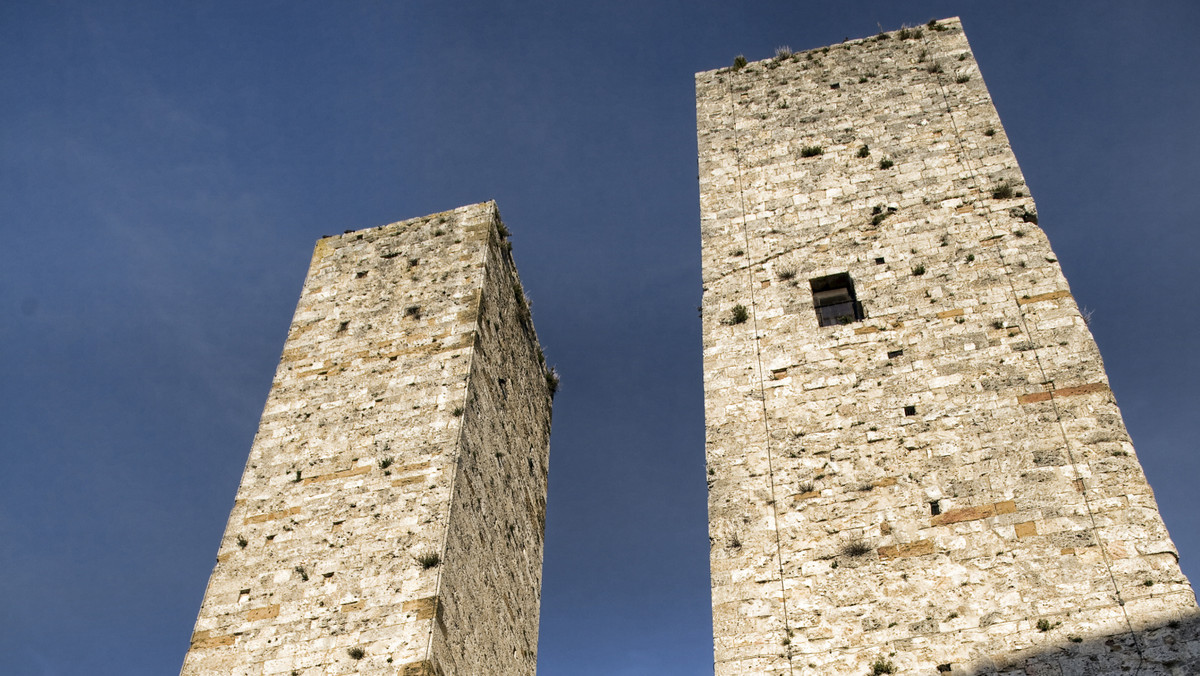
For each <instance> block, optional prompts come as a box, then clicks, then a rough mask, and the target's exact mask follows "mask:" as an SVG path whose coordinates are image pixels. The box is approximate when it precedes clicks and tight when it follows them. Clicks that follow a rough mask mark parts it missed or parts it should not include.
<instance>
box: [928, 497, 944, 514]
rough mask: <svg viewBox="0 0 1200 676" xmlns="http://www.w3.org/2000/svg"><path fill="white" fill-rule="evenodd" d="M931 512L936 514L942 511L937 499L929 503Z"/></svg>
mask: <svg viewBox="0 0 1200 676" xmlns="http://www.w3.org/2000/svg"><path fill="white" fill-rule="evenodd" d="M929 513H930V514H932V515H934V516H937V515H938V514H941V513H942V508H941V507H940V506H939V505H938V501H937V500H933V501H931V502H930V503H929Z"/></svg>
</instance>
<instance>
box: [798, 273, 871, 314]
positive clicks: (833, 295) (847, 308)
mask: <svg viewBox="0 0 1200 676" xmlns="http://www.w3.org/2000/svg"><path fill="white" fill-rule="evenodd" d="M808 283H809V285H810V286H811V287H812V295H813V307H814V308H815V309H816V311H817V325H818V326H838V325H841V324H850V323H852V322H860V321H862V320H863V317H864V315H863V309H862V303H860V302H858V296H856V295H855V293H854V281H853V280H851V279H850V275H849V274H847V273H845V272H841V273H838V274H836V275H829V276H828V277H818V278H816V279H811V280H809V282H808Z"/></svg>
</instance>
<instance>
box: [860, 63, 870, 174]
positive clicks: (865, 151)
mask: <svg viewBox="0 0 1200 676" xmlns="http://www.w3.org/2000/svg"><path fill="white" fill-rule="evenodd" d="M866 79H867V78H865V77H864V78H863V80H864V81H865V80H866ZM870 154H871V149H870V148H868V147H867V144H865V143H864V144H863V146H862V147H861V148H859V149H858V156H859V157H866V156H867V155H870Z"/></svg>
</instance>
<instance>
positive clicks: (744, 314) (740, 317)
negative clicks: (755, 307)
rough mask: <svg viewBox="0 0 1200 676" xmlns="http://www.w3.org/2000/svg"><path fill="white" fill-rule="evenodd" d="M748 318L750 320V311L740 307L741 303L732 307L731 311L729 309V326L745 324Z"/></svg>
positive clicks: (743, 306) (742, 306)
mask: <svg viewBox="0 0 1200 676" xmlns="http://www.w3.org/2000/svg"><path fill="white" fill-rule="evenodd" d="M749 318H750V311H749V310H747V309H746V306H745V305H742V304H741V303H738V304H737V305H734V306H733V309H731V310H730V311H729V323H730V324H742V323H745V321H746V320H747V319H749Z"/></svg>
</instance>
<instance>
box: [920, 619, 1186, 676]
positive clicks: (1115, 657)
mask: <svg viewBox="0 0 1200 676" xmlns="http://www.w3.org/2000/svg"><path fill="white" fill-rule="evenodd" d="M1058 631H1059V630H1058V629H1057V628H1051V629H1049V630H1048V631H1047V632H1046V633H1047V634H1048V635H1049V636H1051V637H1053V638H1054V639H1058V640H1055V641H1054V642H1053V643H1047V644H1043V645H1039V646H1035V647H1032V648H1028V649H1026V650H1022V651H1019V652H1015V653H1013V654H1011V655H1008V656H1006V657H1005V659H1004V660H1003V662H1001V661H1000V660H999V659H993V660H986V659H985V660H979V661H977V662H976V663H974V664H970V665H958V664H954V665H942V666H940V667H938V671H939V672H941V673H943V674H948V676H1018V675H1020V676H1100V675H1107V674H1128V675H1129V676H1158V675H1163V674H1169V675H1170V676H1194V675H1197V674H1200V610H1193V611H1191V612H1190V613H1189V614H1188V615H1186V616H1184V617H1181V618H1180V619H1178V620H1172V621H1169V622H1166V623H1162V624H1154V625H1149V626H1146V627H1144V628H1142V629H1141V630H1138V631H1134V632H1132V633H1129V632H1125V633H1120V634H1112V635H1108V636H1096V637H1072V636H1069V635H1063V636H1061V637H1059V636H1055V634H1056V633H1058ZM1135 640H1136V644H1135ZM1139 650H1140V652H1139Z"/></svg>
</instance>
